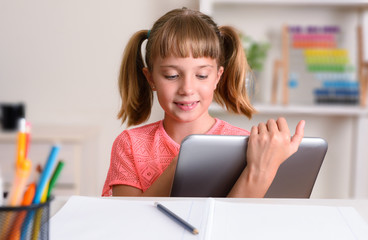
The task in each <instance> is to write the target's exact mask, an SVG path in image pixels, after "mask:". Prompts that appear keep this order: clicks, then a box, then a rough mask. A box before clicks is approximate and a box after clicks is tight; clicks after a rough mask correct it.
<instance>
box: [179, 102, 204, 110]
mask: <svg viewBox="0 0 368 240" xmlns="http://www.w3.org/2000/svg"><path fill="white" fill-rule="evenodd" d="M198 103H199V101H194V102H175V104H176V105H177V106H178V107H179V108H180V109H181V110H184V111H189V110H192V109H194V108H195V107H196V106H197V105H198Z"/></svg>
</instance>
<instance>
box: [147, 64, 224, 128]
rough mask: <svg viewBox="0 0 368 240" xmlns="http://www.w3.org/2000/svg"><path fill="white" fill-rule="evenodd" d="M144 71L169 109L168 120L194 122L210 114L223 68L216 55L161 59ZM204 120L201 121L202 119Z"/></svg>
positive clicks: (160, 100)
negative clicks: (149, 69) (219, 65)
mask: <svg viewBox="0 0 368 240" xmlns="http://www.w3.org/2000/svg"><path fill="white" fill-rule="evenodd" d="M143 72H144V74H145V76H146V78H147V80H148V82H149V84H150V85H151V87H152V89H153V90H154V91H157V97H158V101H159V103H160V105H161V107H162V108H163V110H164V111H165V121H168V120H169V121H170V120H173V121H177V122H192V121H195V120H201V119H203V120H204V119H206V118H207V117H209V114H208V107H209V106H210V104H211V103H212V99H213V94H214V90H215V89H216V85H217V83H218V81H219V80H220V77H221V75H222V72H223V67H218V66H217V62H216V60H215V59H212V58H193V57H188V58H178V57H167V58H164V59H162V58H159V57H158V58H157V59H156V60H155V61H154V62H153V70H152V72H149V71H148V69H147V68H145V69H143ZM199 122H200V121H199Z"/></svg>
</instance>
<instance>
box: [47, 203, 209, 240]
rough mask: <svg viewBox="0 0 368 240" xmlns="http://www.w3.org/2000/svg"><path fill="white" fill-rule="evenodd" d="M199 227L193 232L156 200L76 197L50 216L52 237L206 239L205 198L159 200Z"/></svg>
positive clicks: (70, 239) (61, 238)
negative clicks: (162, 207)
mask: <svg viewBox="0 0 368 240" xmlns="http://www.w3.org/2000/svg"><path fill="white" fill-rule="evenodd" d="M160 203H161V204H163V205H164V206H166V207H167V208H169V209H170V210H171V211H173V212H175V213H176V214H177V215H179V216H180V217H182V218H183V219H185V220H186V221H188V222H189V223H190V224H192V225H193V226H194V227H196V228H197V229H198V230H199V232H200V233H199V234H198V235H193V234H191V233H190V232H188V231H187V230H185V229H184V228H183V227H181V226H180V225H178V224H177V223H176V222H174V221H173V220H172V219H170V218H169V217H167V216H165V215H164V214H163V213H161V212H160V211H159V210H158V209H157V208H156V207H155V206H154V202H153V201H131V200H119V199H114V198H92V197H80V196H73V197H71V198H70V199H69V200H68V202H67V203H66V204H65V205H64V206H63V208H62V209H61V210H60V211H59V212H58V213H56V214H55V216H54V217H52V218H51V220H50V221H51V222H50V239H53V240H58V239H60V240H65V239H68V240H73V239H91V240H93V239H96V240H97V239H112V240H113V239H163V240H165V239H168V240H175V239H178V240H190V239H203V237H204V232H205V227H206V226H205V225H206V221H207V219H206V217H205V214H206V201H205V200H189V201H182V200H175V201H160Z"/></svg>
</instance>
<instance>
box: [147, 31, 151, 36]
mask: <svg viewBox="0 0 368 240" xmlns="http://www.w3.org/2000/svg"><path fill="white" fill-rule="evenodd" d="M150 33H151V30H148V32H147V38H149V36H150Z"/></svg>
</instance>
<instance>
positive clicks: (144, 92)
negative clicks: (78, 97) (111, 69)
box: [118, 30, 153, 127]
mask: <svg viewBox="0 0 368 240" xmlns="http://www.w3.org/2000/svg"><path fill="white" fill-rule="evenodd" d="M147 33H148V31H147V30H142V31H138V32H137V33H135V34H134V35H133V36H132V37H131V38H130V40H129V42H128V44H127V46H126V48H125V51H124V55H123V60H122V63H121V67H120V75H119V89H120V96H121V99H122V103H121V108H120V111H119V113H118V118H119V119H120V118H121V121H122V123H124V122H125V121H127V126H128V127H129V126H131V125H138V124H140V123H143V122H145V121H146V120H147V119H148V118H149V116H150V115H151V107H152V104H153V92H152V90H151V87H150V85H149V84H148V82H147V80H146V78H145V76H144V74H143V71H142V69H143V68H144V67H145V65H144V61H143V57H142V52H141V47H142V43H143V41H144V40H146V39H147Z"/></svg>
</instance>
